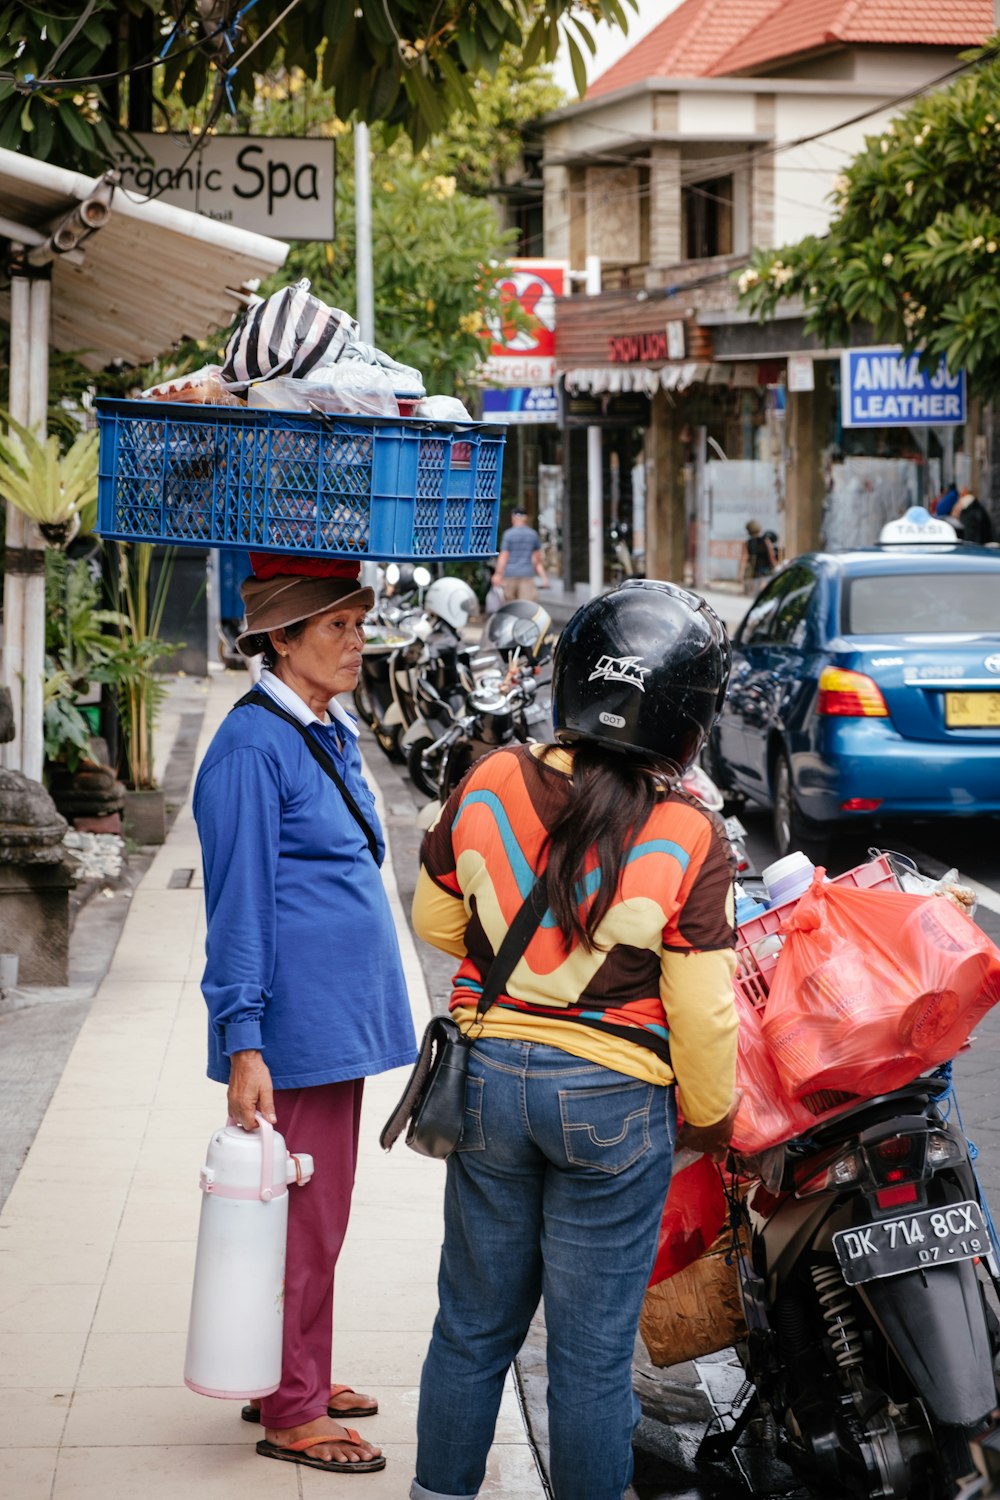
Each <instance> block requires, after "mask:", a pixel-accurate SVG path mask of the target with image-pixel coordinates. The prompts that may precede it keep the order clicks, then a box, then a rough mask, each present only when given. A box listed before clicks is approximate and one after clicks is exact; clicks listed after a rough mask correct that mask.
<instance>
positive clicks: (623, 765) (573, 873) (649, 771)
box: [548, 740, 668, 952]
mask: <svg viewBox="0 0 1000 1500" xmlns="http://www.w3.org/2000/svg"><path fill="white" fill-rule="evenodd" d="M558 748H562V747H561V746H560V747H558ZM572 753H573V776H572V782H571V786H570V794H569V800H568V801H567V804H566V807H565V809H564V811H563V812H562V814H561V815H560V817H559V818H558V819H557V820H556V822H555V823H554V824H553V825H552V827H551V828H550V830H549V843H548V854H549V858H548V895H549V905H550V906H551V908H552V915H553V916H554V917H555V919H556V925H557V926H558V927H559V928H560V929H561V931H562V935H563V941H564V943H565V945H566V949H567V951H568V950H569V949H570V948H571V947H572V946H573V945H574V944H575V943H579V944H581V945H582V946H583V947H584V948H585V949H586V950H587V951H588V952H592V951H593V949H594V948H595V947H599V946H600V945H599V944H598V943H597V942H596V940H595V933H596V931H597V928H598V926H599V925H600V923H601V921H602V920H603V918H604V917H605V916H606V914H607V912H608V909H609V907H610V906H611V903H612V902H613V901H614V899H615V894H616V892H617V890H618V882H619V880H620V879H621V873H622V869H623V867H624V865H625V863H626V861H627V859H628V855H629V850H630V849H631V848H632V845H633V844H634V843H635V841H636V839H637V838H638V836H639V834H640V833H641V832H642V829H643V827H644V825H645V823H646V821H647V819H648V818H649V815H650V813H651V812H652V810H653V807H654V805H655V803H656V802H657V800H658V798H659V797H661V796H662V795H663V792H664V790H665V788H666V785H667V781H668V778H667V776H666V774H665V772H664V770H663V769H662V768H657V767H656V766H655V765H653V764H652V763H650V762H649V761H643V760H640V759H638V758H637V757H632V756H628V755H622V754H620V753H617V752H615V751H609V750H605V749H603V748H602V747H601V746H599V745H594V744H588V743H587V742H586V741H585V740H583V741H581V742H580V743H579V744H577V745H574V747H573V752H572ZM591 850H593V851H595V853H596V855H597V865H598V869H599V871H600V884H599V886H598V888H597V890H596V891H595V893H594V897H593V899H592V900H591V901H590V902H589V904H588V903H587V898H586V896H585V894H584V885H583V882H584V879H585V876H586V866H587V862H588V857H589V855H590V853H591ZM581 907H583V908H584V910H585V913H586V915H585V918H584V919H583V920H581Z"/></svg>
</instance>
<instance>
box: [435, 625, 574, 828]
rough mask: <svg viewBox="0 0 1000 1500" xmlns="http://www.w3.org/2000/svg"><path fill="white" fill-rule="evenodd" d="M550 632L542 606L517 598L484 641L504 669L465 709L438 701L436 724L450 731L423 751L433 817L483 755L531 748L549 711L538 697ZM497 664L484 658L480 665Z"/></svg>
mask: <svg viewBox="0 0 1000 1500" xmlns="http://www.w3.org/2000/svg"><path fill="white" fill-rule="evenodd" d="M551 627H552V621H551V618H550V616H549V614H548V612H547V611H546V610H544V609H543V608H542V606H541V605H540V604H532V603H529V602H528V601H527V600H525V599H516V600H513V601H511V602H510V603H509V604H505V605H503V606H502V608H500V609H498V610H497V612H496V614H494V615H491V616H490V619H489V623H488V625H487V627H486V631H485V632H484V635H483V640H482V642H481V646H483V647H490V648H492V650H493V651H494V652H495V653H496V654H497V656H499V658H500V660H501V662H502V663H503V670H494V671H487V672H482V673H481V675H480V676H479V677H478V678H477V679H476V680H475V682H474V683H473V684H472V685H471V686H470V687H469V688H468V689H467V691H466V693H465V695H464V701H463V702H462V704H461V706H460V707H456V706H455V705H453V704H450V703H447V702H445V701H444V700H443V699H442V698H440V695H439V696H438V700H437V702H436V705H435V707H436V709H437V721H438V722H439V723H442V724H444V725H445V727H444V728H443V731H442V732H441V733H440V734H439V735H438V737H437V738H436V739H434V740H432V741H430V743H425V744H423V745H422V746H421V749H420V762H419V767H418V774H419V776H420V779H421V782H422V783H423V788H422V789H426V790H427V791H428V794H429V795H432V796H434V797H435V799H436V800H435V801H434V802H433V803H431V804H430V808H431V810H432V815H433V813H434V811H435V810H436V809H437V808H438V807H440V806H441V805H442V804H443V803H444V801H445V800H446V799H447V797H448V796H449V795H450V794H451V792H452V791H453V790H454V788H455V787H456V786H457V785H458V783H459V782H460V781H461V780H462V777H463V776H464V775H465V773H466V772H467V771H468V770H469V768H470V767H471V766H472V765H473V764H474V763H475V762H476V761H477V760H478V759H479V758H480V756H482V755H486V754H488V752H489V751H491V750H496V749H498V748H499V747H500V746H502V745H507V744H511V743H513V742H514V741H517V742H519V743H521V744H527V743H529V742H530V741H531V739H532V738H533V732H534V730H535V729H536V728H538V727H539V726H541V725H544V724H545V723H546V721H547V719H548V710H547V708H546V707H545V706H544V705H543V704H540V703H538V702H536V698H537V694H538V690H539V687H540V685H541V684H540V679H539V672H540V669H541V666H542V664H543V662H544V661H546V660H547V659H548V657H549V655H550V654H551V649H552V643H551V634H550V632H551ZM492 659H493V658H491V657H487V658H479V659H477V662H476V665H477V666H480V667H481V666H482V665H483V664H484V662H485V661H486V660H492ZM411 774H412V772H411ZM414 781H415V782H416V781H417V778H416V777H414ZM417 784H418V785H419V784H420V782H417ZM426 811H427V810H426V809H425V812H426Z"/></svg>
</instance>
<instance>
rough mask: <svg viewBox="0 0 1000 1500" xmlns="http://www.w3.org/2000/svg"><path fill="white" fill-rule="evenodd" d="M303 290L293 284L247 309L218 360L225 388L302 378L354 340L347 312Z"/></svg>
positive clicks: (299, 284)
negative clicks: (283, 377) (221, 361)
mask: <svg viewBox="0 0 1000 1500" xmlns="http://www.w3.org/2000/svg"><path fill="white" fill-rule="evenodd" d="M309 286H310V283H309V282H308V280H303V281H298V282H296V283H295V285H294V286H286V287H282V289H281V291H279V292H273V293H272V295H271V296H270V297H266V298H262V299H260V300H259V301H257V302H256V303H253V304H251V306H250V307H248V308H247V310H246V313H245V314H244V316H243V320H242V322H241V323H240V324H239V326H238V327H237V328H236V330H235V332H234V333H233V334H231V336H230V339H229V342H228V344H227V345H226V350H225V357H224V359H223V364H222V377H221V378H222V380H223V382H224V383H225V384H226V385H227V386H228V387H229V388H230V390H237V391H238V390H245V389H246V387H247V386H248V385H252V384H253V382H254V381H257V380H274V379H275V378H276V377H277V376H279V375H295V376H303V375H308V373H309V371H310V370H314V369H315V368H316V367H317V365H320V364H333V363H334V362H335V361H336V360H337V359H339V357H340V355H341V354H342V352H343V350H344V348H345V346H346V345H347V344H349V343H351V342H352V341H353V340H355V339H356V338H357V337H358V333H359V331H360V330H359V328H358V325H357V323H356V322H355V321H354V319H353V318H352V317H351V315H350V313H346V312H341V310H340V308H337V307H329V306H328V305H327V304H326V303H325V302H322V301H320V299H319V297H314V296H313V295H312V292H311V291H310V290H309Z"/></svg>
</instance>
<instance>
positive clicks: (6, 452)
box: [0, 412, 98, 547]
mask: <svg viewBox="0 0 1000 1500" xmlns="http://www.w3.org/2000/svg"><path fill="white" fill-rule="evenodd" d="M0 418H2V420H3V421H4V422H5V423H6V426H7V431H6V432H4V433H0V496H3V498H4V499H6V500H9V501H10V503H11V504H12V505H13V506H15V507H16V509H18V510H19V511H21V512H22V514H24V515H26V516H27V517H28V518H29V519H30V520H32V521H34V522H35V524H36V525H37V526H38V529H39V530H40V531H41V533H42V535H43V536H44V537H45V540H46V541H47V542H49V543H50V544H51V545H52V546H53V547H66V546H68V545H69V543H70V542H71V541H72V540H73V538H74V536H76V534H77V532H78V531H80V530H81V529H82V530H83V531H90V530H92V528H93V526H94V523H95V522H96V520H97V467H98V455H97V447H98V436H97V433H96V432H81V433H80V435H79V436H78V437H77V438H76V440H75V441H74V442H73V443H72V445H71V446H70V447H69V449H68V450H67V451H66V453H64V454H60V452H59V439H58V438H57V437H56V436H54V435H53V436H51V437H48V438H45V439H42V438H39V437H36V436H35V434H34V433H33V432H31V431H29V429H28V428H27V427H22V426H21V424H20V422H15V420H14V418H13V417H12V416H10V414H9V413H7V412H2V413H0Z"/></svg>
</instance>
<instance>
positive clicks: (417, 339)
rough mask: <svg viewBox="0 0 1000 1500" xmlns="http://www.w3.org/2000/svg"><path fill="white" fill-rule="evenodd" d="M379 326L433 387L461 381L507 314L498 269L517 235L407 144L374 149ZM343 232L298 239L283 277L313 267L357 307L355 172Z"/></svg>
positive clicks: (327, 292) (317, 286) (441, 389)
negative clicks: (494, 320)
mask: <svg viewBox="0 0 1000 1500" xmlns="http://www.w3.org/2000/svg"><path fill="white" fill-rule="evenodd" d="M373 159H374V160H373V168H374V169H373V174H372V263H373V274H374V301H375V332H376V341H377V342H378V344H379V345H380V346H381V347H382V348H384V349H386V350H388V351H389V352H390V353H391V354H392V356H393V357H394V358H395V359H399V360H403V361H404V362H405V363H407V364H412V365H415V366H416V367H417V369H419V370H421V371H422V372H423V376H424V381H425V383H426V386H427V389H428V390H429V391H434V392H437V393H440V394H450V393H452V392H453V391H454V390H455V389H456V388H459V389H461V387H462V386H463V384H464V383H465V382H466V381H467V380H468V378H469V377H470V376H471V374H472V373H473V371H474V370H475V368H476V366H477V365H478V364H479V362H480V360H481V359H482V357H483V355H484V353H485V352H486V350H485V346H484V335H485V332H486V319H487V318H488V316H489V315H490V314H492V313H494V312H496V313H499V311H500V303H499V295H498V292H497V288H496V273H497V271H498V270H499V268H500V266H501V265H502V263H503V261H504V259H505V257H506V255H507V254H509V250H510V239H511V236H510V234H505V233H503V232H501V230H500V229H499V227H498V225H497V220H496V215H495V214H494V212H493V209H492V208H491V207H490V205H489V204H488V203H487V202H486V201H485V200H484V199H482V198H473V197H470V196H468V195H467V194H464V193H461V192H459V191H457V189H456V183H455V178H454V177H453V176H449V175H444V174H435V173H434V172H433V171H432V169H431V168H429V167H428V166H427V164H426V163H424V162H423V161H421V160H420V159H419V157H414V156H413V155H412V154H411V153H409V152H407V151H405V150H396V151H388V152H384V153H383V152H380V151H379V150H378V149H377V142H376V149H375V150H374V151H373ZM337 196H338V202H337V238H336V240H335V241H334V242H333V243H332V244H323V243H308V244H303V245H298V246H294V247H293V248H292V251H291V254H290V256H289V258H288V261H287V262H286V264H285V266H284V267H283V269H282V272H281V275H280V278H278V279H277V280H276V282H275V284H284V283H285V282H287V281H289V280H291V279H293V278H294V277H295V276H296V275H303V276H308V277H309V278H310V280H311V281H312V284H313V291H314V292H316V294H317V295H318V296H320V297H322V298H324V300H325V301H327V302H332V303H334V304H335V305H336V306H338V307H346V308H348V309H350V310H352V311H353V309H354V307H355V305H356V300H355V237H354V190H353V176H352V174H351V173H350V172H349V171H347V172H342V173H341V174H340V179H339V184H338V195H337Z"/></svg>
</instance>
